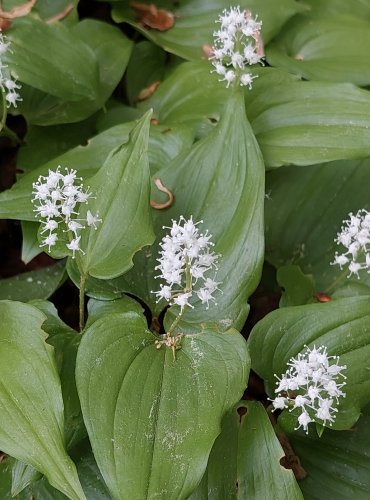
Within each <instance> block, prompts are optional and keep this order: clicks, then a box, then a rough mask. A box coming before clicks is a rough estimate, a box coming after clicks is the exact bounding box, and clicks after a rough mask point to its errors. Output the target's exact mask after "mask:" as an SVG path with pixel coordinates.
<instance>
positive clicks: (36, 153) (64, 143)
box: [17, 116, 96, 173]
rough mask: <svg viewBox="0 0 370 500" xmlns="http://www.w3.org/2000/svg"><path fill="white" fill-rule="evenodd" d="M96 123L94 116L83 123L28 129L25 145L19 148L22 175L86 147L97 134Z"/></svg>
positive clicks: (34, 126)
mask: <svg viewBox="0 0 370 500" xmlns="http://www.w3.org/2000/svg"><path fill="white" fill-rule="evenodd" d="M95 121H96V117H95V116H93V117H92V118H89V119H88V120H85V121H84V122H83V123H81V122H80V123H69V124H68V125H54V126H50V127H40V126H38V125H31V126H30V127H28V130H27V134H26V136H25V138H24V142H25V144H24V145H22V146H21V147H20V148H19V152H18V157H17V163H18V165H19V166H20V167H21V169H22V173H23V172H24V173H28V172H29V171H30V170H32V169H34V168H38V167H40V165H44V164H45V163H46V162H49V161H50V160H52V159H53V158H56V157H58V156H60V155H62V154H63V153H65V152H67V151H69V150H71V149H73V148H77V147H78V146H86V144H87V142H88V140H89V139H90V138H91V136H93V135H94V133H95Z"/></svg>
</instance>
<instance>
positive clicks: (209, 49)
mask: <svg viewBox="0 0 370 500" xmlns="http://www.w3.org/2000/svg"><path fill="white" fill-rule="evenodd" d="M202 51H203V54H204V55H205V57H206V58H207V59H209V58H210V57H211V56H213V49H212V47H211V45H207V44H204V45H203V47H202Z"/></svg>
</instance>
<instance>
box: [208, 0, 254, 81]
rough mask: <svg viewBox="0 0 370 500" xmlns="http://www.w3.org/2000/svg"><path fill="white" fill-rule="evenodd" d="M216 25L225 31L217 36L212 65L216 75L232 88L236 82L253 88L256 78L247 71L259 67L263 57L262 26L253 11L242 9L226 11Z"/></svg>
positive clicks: (231, 8) (219, 31)
mask: <svg viewBox="0 0 370 500" xmlns="http://www.w3.org/2000/svg"><path fill="white" fill-rule="evenodd" d="M216 23H221V29H220V30H218V31H215V32H214V33H213V36H214V39H215V42H214V46H213V47H212V53H213V55H212V56H211V61H212V64H213V66H214V68H215V69H214V71H215V72H216V73H217V74H218V75H220V76H221V77H222V78H221V80H220V81H226V86H227V87H229V86H230V85H231V84H232V83H234V82H239V85H241V86H247V87H249V89H251V88H252V83H253V79H254V78H256V77H257V75H254V76H253V75H252V74H251V73H250V72H249V71H247V70H246V67H247V66H248V65H252V64H257V63H259V62H260V61H261V59H262V57H263V49H262V41H261V36H260V31H261V26H262V22H261V21H257V18H254V19H253V18H252V15H251V13H250V11H240V7H239V6H238V7H230V9H229V10H226V9H225V10H224V11H223V13H222V14H221V15H220V16H219V19H218V20H217V21H216Z"/></svg>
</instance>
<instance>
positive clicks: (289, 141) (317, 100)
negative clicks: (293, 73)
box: [246, 68, 370, 168]
mask: <svg viewBox="0 0 370 500" xmlns="http://www.w3.org/2000/svg"><path fill="white" fill-rule="evenodd" d="M258 73H259V74H260V78H257V79H256V80H255V82H254V84H253V89H252V91H251V93H250V98H249V99H247V101H246V102H247V115H248V117H249V119H250V122H251V125H252V128H253V131H254V133H255V135H256V138H257V141H258V143H259V145H260V148H261V150H262V153H263V156H264V159H265V162H266V165H267V167H270V168H273V167H280V166H281V165H289V164H295V165H312V164H314V163H322V162H324V161H332V160H342V159H357V158H366V157H368V156H369V155H370V145H369V140H368V139H369V132H368V131H369V127H370V94H369V92H368V91H365V90H361V89H358V88H357V87H355V86H354V85H352V84H350V83H337V84H335V83H329V82H317V81H312V82H305V81H297V80H294V79H291V80H290V81H287V79H286V78H285V79H282V78H280V82H279V81H277V77H278V75H279V73H278V74H277V75H276V73H275V70H274V69H273V68H265V70H264V72H262V70H259V71H258ZM272 88H273V89H274V91H273V92H272V91H271V89H272Z"/></svg>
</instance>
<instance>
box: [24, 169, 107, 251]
mask: <svg viewBox="0 0 370 500" xmlns="http://www.w3.org/2000/svg"><path fill="white" fill-rule="evenodd" d="M60 169H61V167H60V165H59V166H58V168H57V169H56V171H53V170H49V175H47V176H44V175H41V176H40V177H39V178H38V181H37V182H34V183H33V189H34V191H32V194H33V195H34V196H33V199H32V201H33V203H34V204H35V206H36V208H35V210H34V211H35V212H36V217H41V218H42V219H44V220H43V221H42V224H43V228H42V230H41V234H45V237H44V239H43V241H42V243H41V245H40V246H41V247H43V246H47V247H48V248H49V252H50V249H51V247H52V246H54V245H55V244H56V243H57V241H58V239H59V237H58V233H57V232H56V231H57V230H58V228H59V226H60V224H61V225H62V226H61V227H62V229H63V231H64V232H65V233H69V236H70V237H69V243H67V244H66V246H67V248H68V249H69V250H71V251H72V257H73V258H74V257H75V253H76V252H78V251H81V252H82V250H81V248H80V239H81V235H80V234H79V233H80V231H81V230H82V229H85V226H84V225H83V224H82V223H84V222H86V224H87V225H88V226H93V227H94V228H95V229H96V224H97V223H99V222H101V219H99V218H98V216H97V215H96V216H94V215H93V214H92V213H91V212H90V210H88V211H87V215H86V220H82V219H79V218H78V215H79V212H78V210H77V205H78V204H80V203H88V200H89V198H91V196H92V194H91V193H89V191H88V190H87V191H84V189H83V184H76V181H81V178H79V177H76V173H77V172H76V170H68V169H67V168H66V169H65V171H66V173H65V174H62V173H61V171H60Z"/></svg>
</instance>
